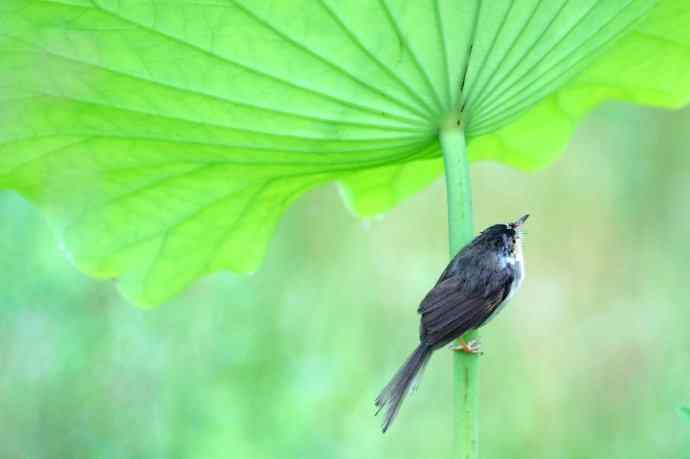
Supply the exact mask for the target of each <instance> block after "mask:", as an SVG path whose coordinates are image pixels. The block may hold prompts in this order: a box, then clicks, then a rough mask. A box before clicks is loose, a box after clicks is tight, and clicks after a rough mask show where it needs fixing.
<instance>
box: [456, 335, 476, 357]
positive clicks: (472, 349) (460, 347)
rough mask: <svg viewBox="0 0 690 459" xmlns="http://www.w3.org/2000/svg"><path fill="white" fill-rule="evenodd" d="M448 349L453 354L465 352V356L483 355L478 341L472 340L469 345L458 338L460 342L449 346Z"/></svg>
mask: <svg viewBox="0 0 690 459" xmlns="http://www.w3.org/2000/svg"><path fill="white" fill-rule="evenodd" d="M450 349H451V350H452V351H455V352H465V353H467V354H476V355H482V354H484V353H483V352H482V351H481V343H480V342H479V340H478V339H473V340H472V341H470V342H469V343H466V342H465V340H463V339H462V338H460V342H459V343H458V344H451V347H450Z"/></svg>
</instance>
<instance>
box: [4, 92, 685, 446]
mask: <svg viewBox="0 0 690 459" xmlns="http://www.w3.org/2000/svg"><path fill="white" fill-rule="evenodd" d="M689 146H690V110H685V111H681V112H675V113H672V112H663V111H655V110H649V109H642V108H635V107H629V106H623V105H607V106H605V107H603V108H602V109H600V110H598V111H596V112H595V113H594V114H593V115H591V116H590V117H589V118H588V119H587V120H586V121H585V122H584V123H582V124H581V125H580V127H579V129H578V131H577V134H576V136H575V137H574V138H573V139H572V142H571V144H570V145H569V147H568V148H567V150H566V152H565V155H564V156H563V158H562V159H561V160H560V161H558V162H557V163H556V164H555V165H553V166H552V167H550V168H548V169H546V170H543V171H539V172H536V173H521V172H517V171H514V170H512V169H508V168H506V167H503V166H499V165H496V164H491V163H479V164H475V165H474V166H473V169H472V179H473V190H474V195H475V212H476V223H477V229H480V228H481V227H484V226H487V225H490V224H493V223H496V222H505V221H507V220H508V219H514V218H516V217H518V216H519V215H521V214H522V213H524V212H529V213H531V214H532V218H531V219H530V221H529V222H528V225H527V231H528V234H527V236H526V249H525V251H526V262H527V272H528V274H527V278H526V282H525V284H524V287H523V290H522V291H521V292H520V294H519V295H518V296H517V297H516V299H515V300H514V301H513V302H512V304H511V305H510V306H509V307H508V308H506V309H505V310H504V312H503V313H502V315H501V317H500V318H499V319H497V320H495V321H493V322H492V323H491V324H490V325H489V326H488V327H487V328H485V329H484V331H483V339H482V341H483V347H484V350H485V355H484V356H483V357H482V370H481V372H482V375H481V380H482V383H481V384H482V387H481V391H482V396H481V398H482V400H481V406H482V408H481V450H482V457H484V458H514V459H521V458H530V459H538V458H588V459H596V458H602V459H603V458H606V459H613V458H626V459H631V458H645V459H646V458H688V457H690V422H687V420H685V419H683V418H682V417H681V415H680V414H679V411H678V407H679V406H680V405H682V404H685V403H687V402H688V401H690V377H689V375H690V353H689V352H688V351H689V349H690V300H689V299H688V294H689V293H690V274H689V268H688V260H689V259H690V238H689V237H688V235H690V204H689V201H688V197H689V196H690V155H689V154H688V151H689V149H690V147H689ZM445 207H446V204H445V196H444V187H443V183H442V182H441V181H437V182H436V183H435V184H434V185H433V186H432V187H431V188H429V189H428V190H426V191H424V192H423V193H420V194H418V195H417V196H415V197H414V198H412V199H410V200H408V201H406V202H405V203H404V204H403V205H401V206H400V207H398V208H397V209H395V210H393V211H392V212H390V213H389V214H387V215H385V216H384V217H383V218H380V219H375V220H372V221H365V222H362V221H359V220H356V219H355V218H353V217H352V216H351V215H349V213H348V212H347V210H346V209H345V208H344V207H343V205H342V204H341V202H340V200H339V197H338V191H337V188H336V187H335V186H329V187H326V188H322V189H320V190H317V191H315V192H313V193H310V194H309V195H308V196H306V197H305V198H303V199H301V200H300V201H299V202H298V203H297V205H295V206H294V207H293V208H292V209H291V210H290V211H289V212H288V214H287V216H286V218H285V219H284V220H283V223H282V224H281V226H280V228H279V231H278V234H277V236H276V237H275V239H274V240H273V243H272V246H271V250H270V255H269V257H268V258H267V260H266V261H265V263H264V265H263V267H262V269H261V270H260V271H259V272H258V273H257V274H255V275H254V276H251V277H247V278H240V277H236V276H231V275H229V274H220V275H216V276H214V277H211V278H207V279H205V280H203V281H202V282H200V283H198V284H196V285H195V286H194V287H193V288H192V289H191V290H190V291H188V292H187V293H186V294H185V295H184V296H183V297H181V298H179V299H178V300H176V301H174V302H172V303H170V304H167V305H164V306H162V307H160V308H158V309H155V310H151V311H143V310H139V309H136V308H135V307H133V306H131V305H128V304H126V303H125V302H124V301H123V300H122V299H121V298H120V297H119V296H118V294H117V293H116V290H115V285H114V284H113V283H110V282H96V281H93V280H90V279H87V278H85V276H83V275H81V274H80V273H78V272H77V271H76V270H75V269H74V268H73V267H72V266H71V265H70V263H69V261H68V259H67V258H66V257H64V256H63V254H62V252H61V250H60V249H59V246H58V244H57V243H56V242H55V239H54V237H53V234H52V232H51V230H50V229H49V228H48V226H47V225H46V224H45V223H44V221H43V220H42V218H41V217H40V216H39V215H38V214H37V212H36V211H35V210H34V209H32V208H31V207H29V205H28V204H26V203H25V202H24V201H22V200H21V199H20V198H19V197H17V196H16V195H14V194H11V193H7V192H4V193H1V194H0V216H1V218H2V225H0V254H1V258H0V284H1V286H2V287H1V288H0V457H1V458H3V459H5V458H7V459H10V458H11V459H14V458H82V457H83V458H87V457H88V458H104V459H105V458H247V459H253V458H273V457H285V458H300V459H302V458H353V459H354V458H358V459H359V458H378V457H391V458H392V457H395V458H422V457H423V458H434V457H439V458H440V457H449V456H450V450H451V448H452V436H451V432H452V420H453V413H452V412H451V407H452V404H451V403H449V401H450V400H451V399H452V396H453V394H452V381H451V356H450V352H449V351H441V352H438V353H437V354H436V355H435V356H434V358H433V359H432V361H431V364H430V366H429V368H428V369H427V371H426V373H425V377H424V380H423V381H422V383H421V385H420V387H419V390H418V391H417V392H416V393H414V394H413V395H412V396H411V397H410V398H409V399H408V400H407V402H406V403H405V405H404V406H403V409H402V412H401V414H400V417H399V418H398V420H397V421H396V423H395V424H394V425H393V427H392V429H391V431H390V432H389V433H388V434H386V435H385V436H384V435H382V434H381V433H380V430H379V421H380V420H379V419H377V418H375V417H374V416H373V413H374V410H373V400H374V398H375V396H376V395H377V393H378V391H379V390H380V389H381V388H382V387H383V385H384V384H385V383H386V382H387V380H388V378H389V377H390V376H391V375H392V373H393V372H394V371H395V370H396V369H397V367H398V365H399V364H401V363H402V361H403V359H404V358H405V357H406V355H407V354H408V353H409V352H410V351H411V350H412V349H413V347H414V346H415V343H416V341H417V320H418V319H417V316H416V307H417V304H418V302H419V300H420V298H421V297H422V296H423V295H424V294H425V293H426V291H427V290H428V289H429V288H430V286H431V285H432V284H433V282H434V281H435V279H436V276H437V275H438V273H439V272H440V271H441V270H442V269H443V267H444V266H445V263H446V260H447V256H446V251H447V249H446V247H447V237H446V209H445Z"/></svg>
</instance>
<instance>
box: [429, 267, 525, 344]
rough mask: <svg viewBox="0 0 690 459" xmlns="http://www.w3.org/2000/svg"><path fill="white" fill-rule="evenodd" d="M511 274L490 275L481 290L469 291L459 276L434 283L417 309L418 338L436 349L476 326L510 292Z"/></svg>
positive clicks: (486, 318)
mask: <svg viewBox="0 0 690 459" xmlns="http://www.w3.org/2000/svg"><path fill="white" fill-rule="evenodd" d="M512 282H513V277H512V271H510V270H502V271H499V272H496V273H494V275H492V276H491V278H490V279H489V280H488V282H487V283H486V284H485V285H483V286H482V288H474V289H471V288H469V285H468V283H467V282H466V281H465V279H463V277H462V276H454V277H450V278H448V279H446V280H443V281H441V282H440V283H439V284H437V285H436V286H435V287H434V288H433V289H432V290H431V291H430V292H429V293H428V294H427V296H426V297H425V298H424V300H423V301H422V303H421V304H420V306H419V313H420V314H421V315H422V320H421V326H420V338H421V339H422V340H423V341H425V342H426V343H427V344H429V345H431V346H433V347H436V346H443V345H444V344H446V343H448V342H450V341H452V340H453V339H455V338H458V337H460V336H462V335H463V334H464V333H465V332H467V331H469V330H472V329H475V328H478V327H480V326H481V325H482V324H483V323H484V322H486V321H487V320H488V319H489V318H490V317H491V315H492V314H493V313H494V312H495V311H496V310H497V308H498V306H499V305H500V304H501V303H502V302H503V300H505V298H506V297H507V296H508V293H509V292H510V287H511V284H512Z"/></svg>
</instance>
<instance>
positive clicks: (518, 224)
mask: <svg viewBox="0 0 690 459" xmlns="http://www.w3.org/2000/svg"><path fill="white" fill-rule="evenodd" d="M528 218H529V214H525V215H523V216H522V217H520V218H518V219H517V220H515V223H513V228H519V227H521V226H522V224H523V223H525V221H527V219H528Z"/></svg>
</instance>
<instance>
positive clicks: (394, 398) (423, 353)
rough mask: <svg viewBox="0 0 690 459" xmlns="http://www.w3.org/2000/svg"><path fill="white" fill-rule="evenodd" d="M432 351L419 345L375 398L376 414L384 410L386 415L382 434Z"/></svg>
mask: <svg viewBox="0 0 690 459" xmlns="http://www.w3.org/2000/svg"><path fill="white" fill-rule="evenodd" d="M431 352H432V349H431V348H430V347H429V346H428V345H427V344H425V343H419V346H417V349H415V351H414V352H413V353H412V355H410V356H409V357H408V358H407V360H406V361H405V363H404V364H403V366H402V367H400V369H399V370H398V372H397V373H396V374H395V376H393V379H391V382H389V383H388V385H387V386H386V387H384V388H383V390H382V391H381V393H380V394H379V396H378V397H377V398H376V408H377V410H376V414H379V411H381V410H382V409H384V408H385V409H386V414H385V416H384V418H383V424H382V428H383V432H384V433H385V432H386V430H388V427H389V426H390V425H391V423H392V422H393V419H395V416H396V415H397V414H398V411H399V410H400V405H401V404H402V401H403V399H404V398H405V395H407V392H408V391H409V389H410V386H411V385H412V383H413V382H414V380H415V378H416V377H417V376H418V373H419V371H420V370H421V369H422V368H424V365H426V363H427V362H428V361H429V357H431Z"/></svg>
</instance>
